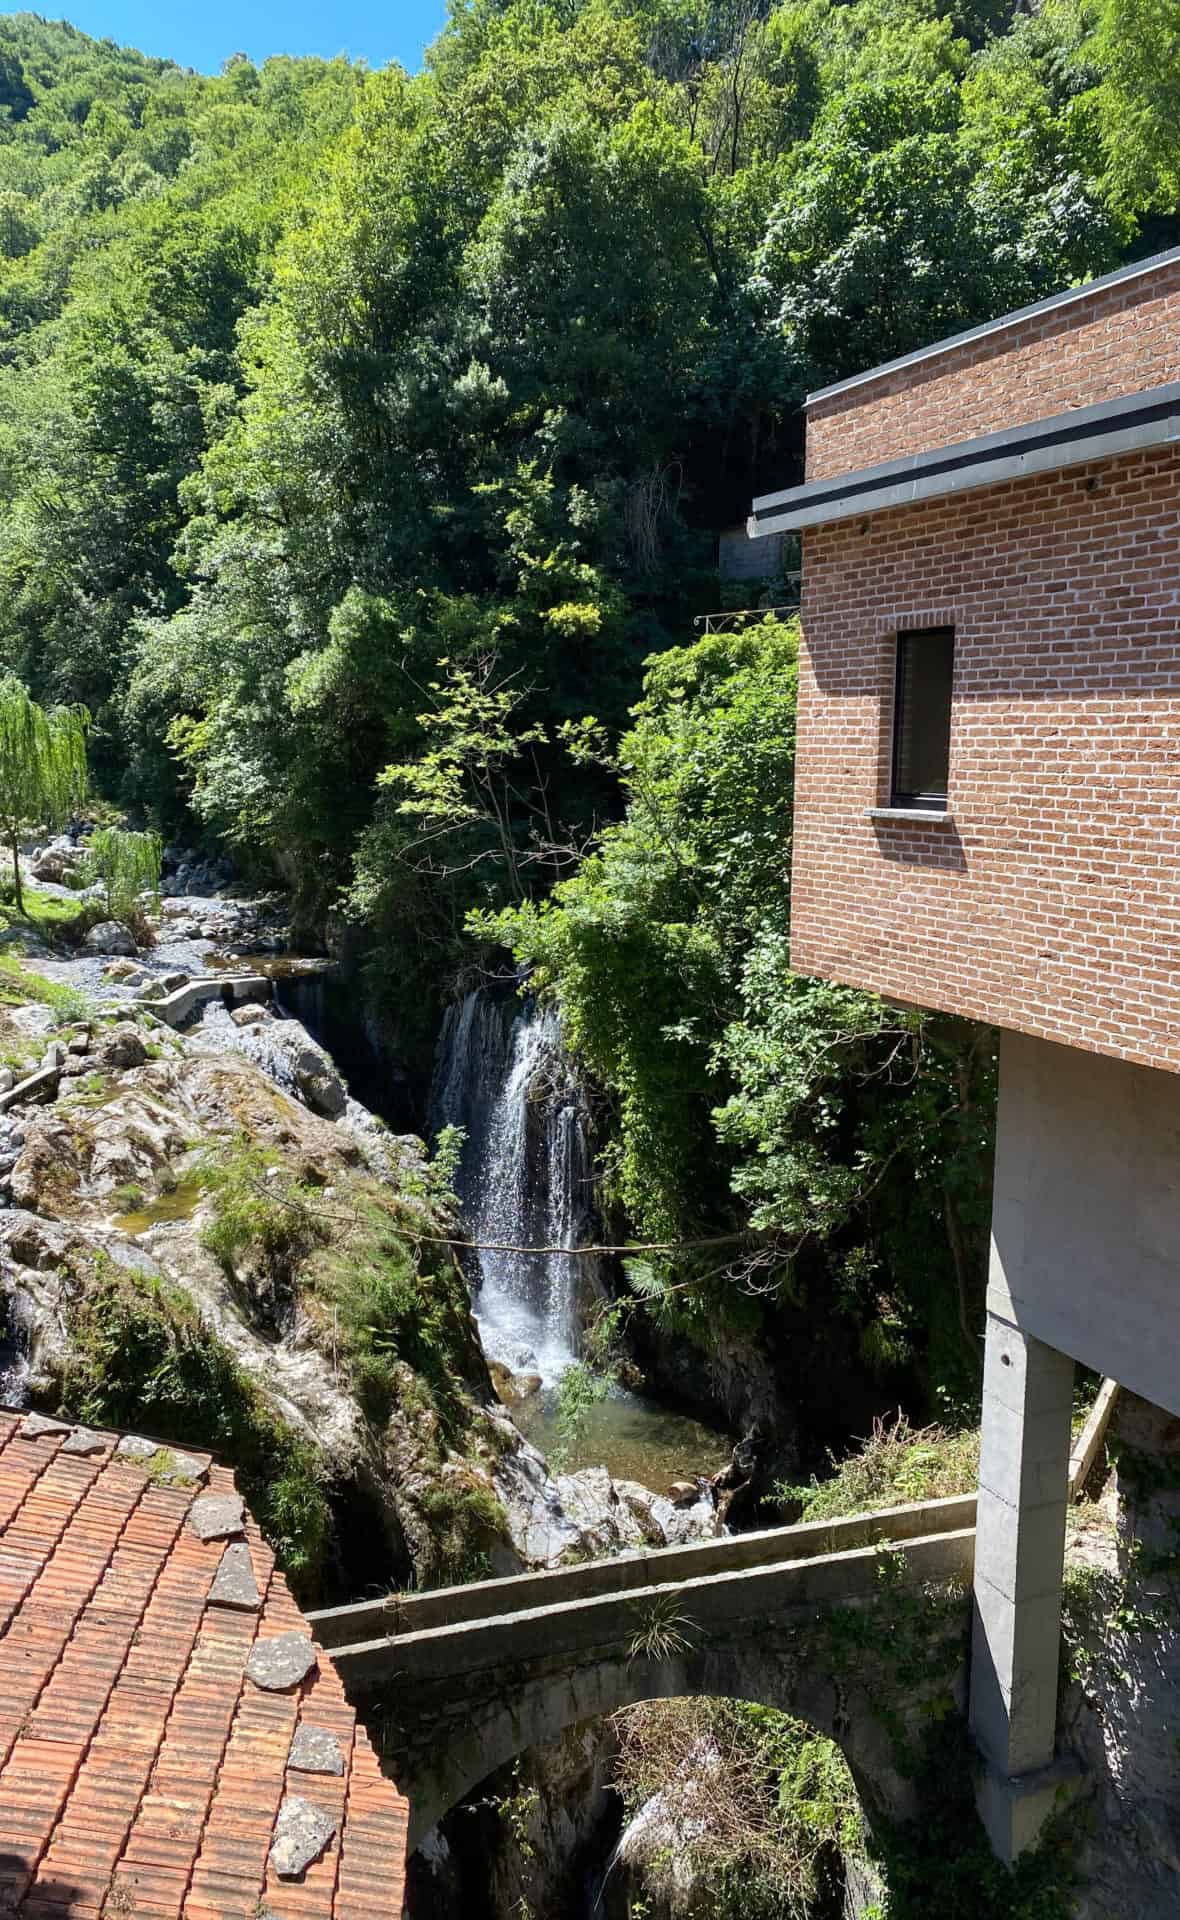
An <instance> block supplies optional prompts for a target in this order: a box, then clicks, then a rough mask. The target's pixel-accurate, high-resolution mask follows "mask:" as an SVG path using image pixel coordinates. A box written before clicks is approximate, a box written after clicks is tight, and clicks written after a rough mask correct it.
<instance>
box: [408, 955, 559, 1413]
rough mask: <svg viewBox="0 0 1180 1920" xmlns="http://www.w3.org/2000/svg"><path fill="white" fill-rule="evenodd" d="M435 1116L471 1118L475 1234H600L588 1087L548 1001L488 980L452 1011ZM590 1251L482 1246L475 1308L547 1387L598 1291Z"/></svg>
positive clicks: (503, 1356) (485, 1330) (497, 1240)
mask: <svg viewBox="0 0 1180 1920" xmlns="http://www.w3.org/2000/svg"><path fill="white" fill-rule="evenodd" d="M431 1106H432V1121H433V1125H434V1128H435V1131H437V1130H438V1129H439V1128H440V1127H443V1126H448V1125H450V1126H459V1127H463V1128H464V1130H465V1132H466V1135H467V1140H466V1145H465V1147H464V1151H463V1158H462V1162H461V1164H460V1168H459V1173H458V1176H457V1180H456V1185H457V1188H458V1193H459V1198H460V1201H461V1203H462V1207H463V1219H464V1224H465V1226H466V1227H467V1229H468V1231H469V1232H470V1235H471V1238H472V1239H473V1240H479V1241H481V1242H484V1243H485V1245H488V1246H499V1247H504V1248H512V1247H521V1246H550V1247H570V1248H573V1247H576V1246H578V1245H580V1244H582V1243H584V1242H585V1241H587V1240H589V1239H591V1238H592V1237H593V1233H592V1229H593V1226H594V1185H593V1165H592V1161H591V1156H590V1146H589V1130H588V1124H587V1123H588V1114H587V1110H586V1101H585V1096H584V1094H583V1093H582V1090H581V1088H580V1086H579V1084H578V1081H577V1077H576V1075H575V1074H574V1072H573V1069H572V1066H571V1063H570V1060H569V1056H568V1055H567V1053H566V1052H565V1049H564V1047H563V1046H562V1040H561V1023H560V1021H559V1019H558V1016H557V1014H556V1013H555V1012H553V1011H552V1010H551V1009H545V1010H542V1009H540V1008H538V1007H537V1006H535V1005H534V1003H533V1002H531V1001H529V1002H527V1003H526V1004H525V1006H524V1007H523V1008H522V1009H521V1010H520V1011H519V1012H518V1013H517V1014H516V1017H515V1018H514V1019H513V1018H512V1006H511V1004H510V1003H509V1004H506V1003H505V1002H504V1001H503V1000H500V999H497V998H496V997H495V996H493V995H492V994H490V993H488V992H487V990H486V989H484V988H480V989H478V990H477V991H476V992H474V993H470V994H468V995H467V997H466V999H465V1000H463V1001H462V1002H461V1003H460V1004H459V1005H458V1006H455V1007H451V1008H450V1009H448V1012H447V1015H446V1018H445V1020H444V1023H443V1030H442V1034H441V1037H440V1042H439V1052H438V1064H437V1069H436V1073H435V1080H434V1089H433V1094H432V1100H431ZM593 1268H594V1262H593V1261H592V1260H590V1259H571V1258H568V1257H565V1256H563V1255H562V1254H560V1253H551V1254H521V1253H513V1252H508V1251H503V1252H493V1251H490V1250H488V1251H482V1252H480V1253H478V1254H477V1255H476V1258H475V1262H474V1263H473V1271H472V1279H473V1284H474V1288H475V1308H476V1317H477V1319H478V1321H479V1326H480V1332H481V1334H482V1336H483V1342H484V1347H485V1349H486V1351H487V1353H488V1354H489V1356H490V1357H491V1358H492V1359H495V1360H502V1361H504V1363H505V1364H506V1365H507V1366H510V1367H512V1368H514V1369H515V1370H517V1371H524V1372H536V1373H539V1374H540V1375H541V1378H542V1380H543V1381H545V1383H546V1384H547V1385H548V1384H549V1383H551V1382H552V1381H554V1380H556V1379H557V1378H558V1377H559V1376H560V1374H561V1372H562V1370H563V1368H565V1367H567V1366H569V1364H570V1362H571V1361H572V1360H573V1359H574V1357H575V1353H576V1349H577V1339H578V1326H579V1321H580V1317H581V1308H582V1307H583V1305H584V1304H585V1302H586V1301H587V1300H588V1299H589V1298H590V1297H591V1296H592V1293H593V1290H594V1286H595V1281H596V1277H597V1276H596V1274H595V1273H594V1271H593Z"/></svg>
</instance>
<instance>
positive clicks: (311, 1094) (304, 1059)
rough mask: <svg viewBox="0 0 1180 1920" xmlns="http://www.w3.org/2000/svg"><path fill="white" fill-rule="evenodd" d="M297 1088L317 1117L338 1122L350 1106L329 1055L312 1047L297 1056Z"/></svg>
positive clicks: (305, 1046) (304, 1047)
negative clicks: (319, 1114)
mask: <svg viewBox="0 0 1180 1920" xmlns="http://www.w3.org/2000/svg"><path fill="white" fill-rule="evenodd" d="M294 1066H295V1084H296V1086H297V1087H298V1088H299V1091H300V1093H301V1094H302V1095H303V1098H304V1099H305V1100H306V1102H307V1104H308V1106H309V1107H310V1108H311V1110H312V1112H313V1113H322V1114H323V1116H324V1118H325V1119H326V1120H336V1119H338V1118H339V1116H340V1115H341V1114H342V1113H343V1112H344V1109H345V1108H346V1107H347V1105H348V1093H347V1090H346V1088H345V1085H344V1082H343V1080H342V1079H341V1078H340V1075H339V1074H338V1073H337V1071H336V1069H335V1067H334V1066H333V1065H332V1062H331V1061H330V1060H329V1058H328V1056H327V1054H326V1053H321V1051H320V1049H319V1048H318V1047H314V1046H311V1045H310V1044H308V1045H304V1046H301V1047H300V1048H299V1049H298V1051H297V1052H296V1054H295V1059H294Z"/></svg>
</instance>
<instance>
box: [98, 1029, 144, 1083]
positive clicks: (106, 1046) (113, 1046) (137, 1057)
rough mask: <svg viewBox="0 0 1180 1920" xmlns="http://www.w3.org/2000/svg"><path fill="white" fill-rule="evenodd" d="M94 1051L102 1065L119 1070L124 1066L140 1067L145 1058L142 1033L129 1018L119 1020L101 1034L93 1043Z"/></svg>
mask: <svg viewBox="0 0 1180 1920" xmlns="http://www.w3.org/2000/svg"><path fill="white" fill-rule="evenodd" d="M94 1050H95V1052H96V1054H97V1055H98V1057H99V1059H100V1060H101V1061H102V1064H103V1066H104V1067H108V1068H111V1069H113V1070H115V1071H120V1070H121V1069H123V1068H125V1067H142V1065H143V1063H144V1061H145V1060H146V1059H147V1049H146V1047H145V1046H144V1044H143V1035H142V1034H141V1033H140V1031H139V1028H138V1027H135V1026H133V1025H132V1024H131V1022H130V1020H123V1021H120V1023H119V1025H118V1026H117V1027H112V1028H111V1029H110V1030H109V1032H107V1033H104V1034H101V1035H100V1036H99V1038H98V1040H97V1041H96V1043H95V1049H94Z"/></svg>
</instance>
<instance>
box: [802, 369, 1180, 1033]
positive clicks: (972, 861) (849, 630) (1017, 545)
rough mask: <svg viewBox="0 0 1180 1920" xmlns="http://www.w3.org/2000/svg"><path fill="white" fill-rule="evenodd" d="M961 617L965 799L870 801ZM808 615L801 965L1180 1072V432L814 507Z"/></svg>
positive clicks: (958, 693)
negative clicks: (1161, 442) (912, 648)
mask: <svg viewBox="0 0 1180 1920" xmlns="http://www.w3.org/2000/svg"><path fill="white" fill-rule="evenodd" d="M1152 377H1154V374H1153V375H1152ZM1089 397H1090V394H1089V392H1088V391H1087V392H1086V393H1084V394H1081V395H1079V404H1082V403H1084V401H1085V399H1088V398H1089ZM1055 403H1056V396H1054V399H1053V400H1051V401H1050V403H1049V404H1050V405H1052V404H1055ZM944 623H950V624H953V625H954V627H955V630H956V643H955V698H954V711H953V719H952V734H951V773H950V793H949V802H948V806H949V811H950V815H951V820H950V822H949V823H948V824H945V825H943V824H940V823H938V822H937V821H931V820H921V819H913V820H909V821H906V820H902V821H897V820H895V819H891V820H889V821H884V822H880V821H879V822H871V821H869V820H868V819H866V818H865V813H866V809H868V808H870V807H873V806H877V805H881V804H883V803H885V801H886V800H887V797H888V778H889V771H888V762H889V750H890V730H891V721H892V676H893V657H894V634H895V632H896V630H897V628H898V627H899V626H915V625H936V624H944ZM803 624H804V636H805V643H804V658H803V662H802V669H801V676H800V722H799V729H800V730H799V758H798V783H797V799H796V829H795V857H794V874H793V908H792V943H791V951H792V960H793V963H794V965H795V966H796V967H797V968H799V969H800V970H801V971H803V972H805V973H815V974H821V975H826V976H828V977H830V978H833V979H837V980H842V981H846V982H848V983H850V984H853V985H857V986H865V987H871V988H874V989H876V990H877V991H879V992H882V993H885V994H887V995H889V996H892V997H896V998H898V999H901V1000H905V1001H909V1002H913V1003H915V1004H920V1005H925V1006H931V1007H937V1008H942V1009H945V1010H948V1011H952V1012H957V1013H962V1014H966V1015H968V1016H970V1017H972V1018H974V1019H980V1020H986V1021H990V1022H994V1023H996V1024H998V1025H1000V1026H1005V1027H1011V1028H1015V1029H1017V1030H1018V1031H1021V1032H1024V1033H1030V1034H1036V1035H1040V1036H1042V1037H1044V1038H1047V1039H1051V1040H1058V1041H1062V1042H1065V1043H1066V1044H1070V1045H1074V1046H1080V1047H1085V1048H1089V1049H1091V1050H1093V1051H1096V1052H1100V1053H1107V1054H1111V1055H1114V1056H1116V1057H1119V1058H1123V1059H1129V1060H1137V1061H1140V1062H1143V1063H1145V1064H1148V1065H1152V1066H1159V1067H1166V1068H1170V1069H1172V1070H1173V1071H1180V1022H1178V1021H1177V1018H1176V1013H1177V1007H1178V1005H1180V998H1178V989H1180V451H1177V450H1175V449H1167V450H1164V451H1161V452H1157V453H1153V454H1150V455H1147V454H1145V455H1133V456H1128V457H1125V458H1122V459H1118V460H1111V461H1104V462H1101V463H1098V464H1096V465H1095V466H1093V467H1089V468H1078V469H1074V470H1073V471H1071V472H1068V473H1065V474H1060V475H1055V476H1049V477H1047V478H1039V479H1029V480H1021V481H1017V482H1014V483H1011V484H1008V485H1005V486H1002V487H992V488H981V489H979V490H977V491H975V492H972V493H968V494H965V495H959V496H956V497H953V498H950V499H947V500H939V501H934V502H930V503H928V504H925V505H921V506H913V507H905V508H899V509H895V510H893V511H890V512H884V513H878V514H876V515H873V516H872V517H871V518H869V519H868V520H866V521H856V520H852V521H844V522H840V523H837V524H834V525H830V526H826V527H821V528H817V529H812V530H809V531H808V532H807V534H806V535H805V541H804V601H803Z"/></svg>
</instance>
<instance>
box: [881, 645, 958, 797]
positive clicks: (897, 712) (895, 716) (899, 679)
mask: <svg viewBox="0 0 1180 1920" xmlns="http://www.w3.org/2000/svg"><path fill="white" fill-rule="evenodd" d="M934 634H940V635H943V634H945V635H949V638H950V651H951V691H950V697H949V699H948V702H947V715H946V782H945V786H944V787H943V788H942V789H941V790H938V791H936V790H934V789H926V790H924V791H922V792H917V793H915V792H910V791H907V790H904V789H903V788H902V786H901V782H900V777H899V776H900V758H901V746H902V718H903V714H904V709H905V703H904V700H903V681H904V676H905V669H906V643H907V642H908V641H910V640H912V639H917V638H919V637H922V636H924V635H934ZM957 637H958V636H957V633H956V628H955V623H954V621H953V620H940V621H938V622H930V623H928V624H925V625H923V626H917V625H910V626H905V627H895V628H894V629H893V631H892V634H891V638H892V640H893V712H892V730H891V739H890V747H889V797H888V803H887V810H888V811H890V812H898V813H940V814H945V813H946V812H947V811H948V810H949V807H950V785H951V744H952V739H953V734H954V674H955V649H956V641H957Z"/></svg>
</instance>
